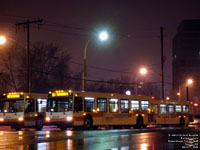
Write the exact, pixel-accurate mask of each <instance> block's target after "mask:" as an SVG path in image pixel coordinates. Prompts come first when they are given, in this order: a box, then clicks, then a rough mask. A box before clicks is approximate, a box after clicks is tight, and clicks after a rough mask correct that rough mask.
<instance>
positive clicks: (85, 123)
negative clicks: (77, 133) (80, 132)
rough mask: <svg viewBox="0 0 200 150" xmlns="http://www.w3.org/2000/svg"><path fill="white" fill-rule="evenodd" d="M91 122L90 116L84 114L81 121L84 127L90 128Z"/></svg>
mask: <svg viewBox="0 0 200 150" xmlns="http://www.w3.org/2000/svg"><path fill="white" fill-rule="evenodd" d="M92 123H93V122H92V118H91V117H90V116H86V117H85V118H84V122H83V127H84V129H86V130H89V129H91V128H92Z"/></svg>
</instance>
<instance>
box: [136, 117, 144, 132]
mask: <svg viewBox="0 0 200 150" xmlns="http://www.w3.org/2000/svg"><path fill="white" fill-rule="evenodd" d="M143 126H144V124H143V118H142V116H138V117H137V121H136V128H137V129H141V128H142V127H143Z"/></svg>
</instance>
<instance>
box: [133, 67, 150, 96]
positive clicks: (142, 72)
mask: <svg viewBox="0 0 200 150" xmlns="http://www.w3.org/2000/svg"><path fill="white" fill-rule="evenodd" d="M139 74H141V75H146V74H147V69H146V68H144V67H142V68H140V69H139ZM135 86H136V87H135V94H136V95H137V94H138V79H137V76H136V84H135Z"/></svg>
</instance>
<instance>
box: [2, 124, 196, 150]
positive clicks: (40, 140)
mask: <svg viewBox="0 0 200 150" xmlns="http://www.w3.org/2000/svg"><path fill="white" fill-rule="evenodd" d="M198 129H199V126H198V125H190V126H189V128H184V129H182V128H178V127H176V128H174V127H168V128H166V127H165V128H157V127H151V128H147V129H120V130H91V131H71V130H67V131H55V130H53V131H49V130H45V131H32V130H31V131H0V149H6V150H15V149H17V150H29V149H30V150H52V149H53V150H54V149H55V150H65V149H69V150H72V149H76V150H79V149H80V150H82V149H83V150H86V149H87V150H101V149H102V150H104V149H111V150H132V149H133V150H170V149H177V150H178V149H181V148H180V146H181V145H180V144H174V143H168V142H167V140H168V134H169V133H188V132H198V134H199V133H200V132H199V130H198Z"/></svg>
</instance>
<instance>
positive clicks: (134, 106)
mask: <svg viewBox="0 0 200 150" xmlns="http://www.w3.org/2000/svg"><path fill="white" fill-rule="evenodd" d="M139 108H140V106H139V100H131V109H132V110H139Z"/></svg>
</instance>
